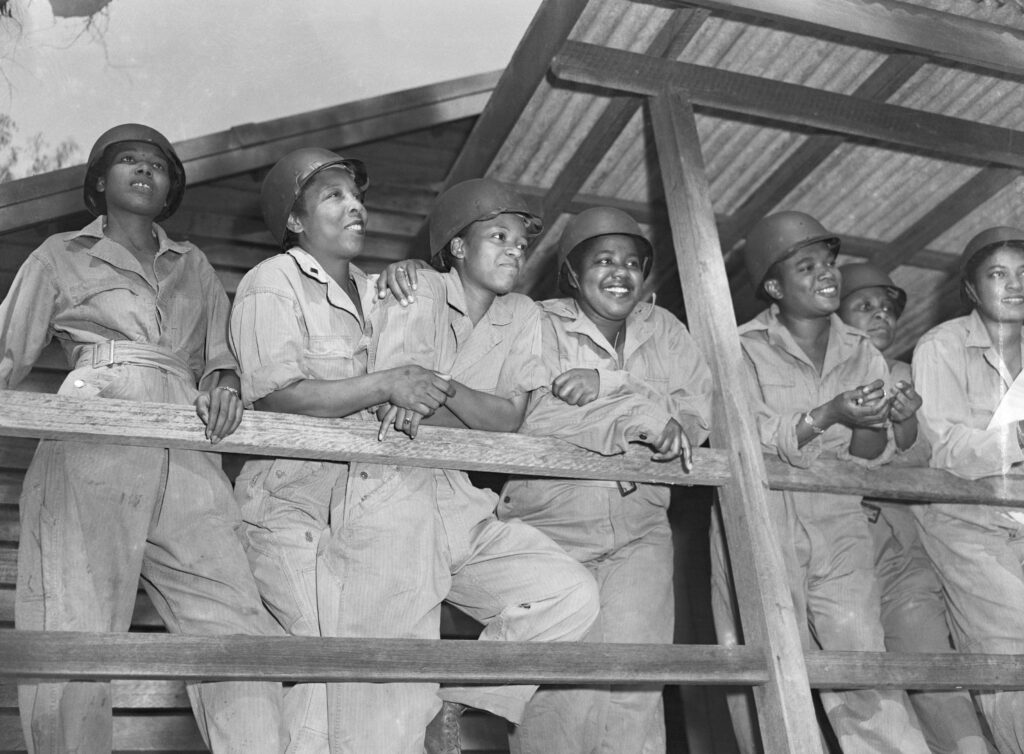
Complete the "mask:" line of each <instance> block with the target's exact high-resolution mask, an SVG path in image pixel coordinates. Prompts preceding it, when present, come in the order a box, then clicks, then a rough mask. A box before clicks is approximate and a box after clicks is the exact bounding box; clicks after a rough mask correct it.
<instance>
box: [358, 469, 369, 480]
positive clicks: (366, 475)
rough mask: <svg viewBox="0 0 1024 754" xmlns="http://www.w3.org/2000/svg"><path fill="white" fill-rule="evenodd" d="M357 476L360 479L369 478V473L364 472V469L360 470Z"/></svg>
mask: <svg viewBox="0 0 1024 754" xmlns="http://www.w3.org/2000/svg"><path fill="white" fill-rule="evenodd" d="M359 478H360V479H369V478H370V475H369V474H367V473H366V472H365V471H360V472H359Z"/></svg>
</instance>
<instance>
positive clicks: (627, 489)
mask: <svg viewBox="0 0 1024 754" xmlns="http://www.w3.org/2000/svg"><path fill="white" fill-rule="evenodd" d="M615 484H616V485H618V488H619V494H620V495H622V497H627V496H629V495H632V494H633V493H634V492H636V488H637V485H636V482H616V483H615Z"/></svg>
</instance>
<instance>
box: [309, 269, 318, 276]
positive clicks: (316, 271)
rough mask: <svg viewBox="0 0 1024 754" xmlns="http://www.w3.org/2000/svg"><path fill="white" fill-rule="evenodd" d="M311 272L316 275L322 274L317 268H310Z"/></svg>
mask: <svg viewBox="0 0 1024 754" xmlns="http://www.w3.org/2000/svg"><path fill="white" fill-rule="evenodd" d="M309 271H310V272H312V273H313V274H314V275H319V274H320V270H318V269H317V268H316V267H310V268H309Z"/></svg>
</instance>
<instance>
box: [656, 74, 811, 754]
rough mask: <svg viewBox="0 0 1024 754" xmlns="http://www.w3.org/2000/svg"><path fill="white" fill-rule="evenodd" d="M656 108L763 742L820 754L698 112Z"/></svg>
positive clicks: (672, 93) (669, 98)
mask: <svg viewBox="0 0 1024 754" xmlns="http://www.w3.org/2000/svg"><path fill="white" fill-rule="evenodd" d="M649 104H650V111H651V119H652V122H653V126H654V138H655V143H656V146H657V152H658V162H659V165H660V167H661V175H662V180H663V182H664V185H665V199H666V203H667V205H668V216H669V222H670V224H671V227H672V242H673V245H674V247H675V250H676V259H677V262H678V267H679V277H680V282H681V284H682V289H683V295H684V298H685V301H686V312H687V318H688V321H689V324H690V329H691V330H692V331H693V334H694V337H695V338H696V339H697V341H698V343H700V345H701V346H702V348H703V350H704V353H705V354H706V355H707V357H708V361H709V363H710V366H711V370H712V374H713V375H714V379H715V404H714V422H715V423H714V427H713V428H712V433H711V440H712V444H713V445H714V446H715V447H718V448H724V449H727V450H730V451H732V452H733V453H735V455H736V473H735V475H734V477H733V479H732V481H731V482H729V483H728V484H726V485H725V486H723V487H721V488H720V491H719V494H720V495H721V500H722V513H723V518H724V522H725V528H726V534H727V536H728V540H729V551H730V555H731V560H732V564H733V573H734V578H735V581H736V590H737V594H738V597H739V604H740V612H741V617H742V620H743V630H744V634H745V637H746V641H747V643H748V644H756V645H758V646H761V647H763V648H764V652H765V656H766V658H767V660H768V669H769V675H770V680H769V682H768V683H767V684H766V685H764V686H758V687H755V689H754V694H755V699H756V700H757V707H758V719H759V721H760V727H761V737H762V740H763V742H764V745H765V748H766V749H767V751H769V752H778V753H779V754H782V753H784V752H815V754H818V753H819V752H821V743H820V741H821V738H820V733H819V731H818V725H817V722H816V720H815V716H814V709H813V705H812V702H811V693H810V687H809V685H808V681H807V669H806V666H805V664H804V656H803V650H802V647H801V645H800V636H799V632H798V631H797V625H796V620H795V617H794V612H793V602H792V599H791V597H790V593H789V589H788V586H787V580H786V576H785V570H784V568H783V564H782V557H781V553H780V550H779V547H778V544H777V541H776V537H775V529H774V526H773V525H772V522H771V518H770V516H769V513H768V503H767V498H766V495H765V491H766V489H767V481H766V480H767V475H766V472H765V467H764V459H763V457H762V455H761V447H760V443H759V440H758V438H757V434H756V430H755V427H754V425H753V421H752V419H751V413H750V410H749V408H748V406H747V405H746V404H747V401H746V399H745V397H744V391H743V386H742V385H741V383H740V375H741V373H742V369H743V363H742V358H743V356H742V354H741V352H740V344H739V338H738V337H737V330H736V317H735V315H734V314H733V309H732V300H731V297H730V295H729V280H728V277H727V275H726V272H725V264H724V262H723V260H722V251H721V247H720V245H719V240H718V231H717V229H716V226H715V216H714V211H713V208H712V206H711V198H710V197H711V192H710V189H709V187H708V181H707V176H706V175H705V172H704V160H703V157H702V155H701V150H700V140H699V137H698V135H697V126H696V122H695V120H694V116H693V108H692V106H691V105H690V102H689V100H688V98H687V96H686V93H685V92H684V91H682V90H680V89H678V88H672V89H665V90H664V91H662V92H661V93H660V94H658V95H656V96H653V97H651V98H650V99H649Z"/></svg>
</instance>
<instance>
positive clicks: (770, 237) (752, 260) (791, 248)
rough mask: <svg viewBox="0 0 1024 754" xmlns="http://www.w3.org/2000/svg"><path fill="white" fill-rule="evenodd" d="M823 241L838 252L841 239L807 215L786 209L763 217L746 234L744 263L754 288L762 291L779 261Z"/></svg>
mask: <svg viewBox="0 0 1024 754" xmlns="http://www.w3.org/2000/svg"><path fill="white" fill-rule="evenodd" d="M819 242H823V243H825V244H827V245H828V247H829V248H830V249H832V250H833V251H835V252H838V251H839V236H837V235H836V234H835V233H830V232H829V231H827V230H825V227H824V226H823V225H822V224H821V223H819V222H818V221H817V220H815V219H814V218H813V217H811V216H810V215H808V214H806V213H804V212H796V211H794V210H787V211H785V212H776V213H775V214H773V215H768V216H767V217H764V218H762V219H761V220H759V221H758V222H757V224H756V225H754V227H753V228H751V230H750V233H749V234H747V242H746V244H745V245H744V247H743V262H744V263H745V264H746V267H747V272H748V273H750V281H751V282H752V283H753V284H754V289H755V290H757V291H760V290H761V287H762V285H763V284H764V279H765V276H766V275H767V274H768V270H770V269H771V268H772V265H774V264H775V263H776V262H781V261H782V260H783V259H786V258H787V257H789V256H791V255H793V254H795V253H796V252H797V251H799V250H800V249H802V248H804V247H805V246H810V245H812V244H816V243H819Z"/></svg>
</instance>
